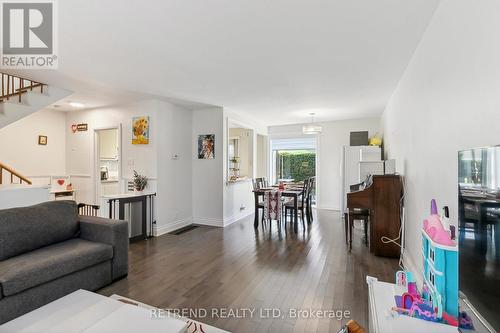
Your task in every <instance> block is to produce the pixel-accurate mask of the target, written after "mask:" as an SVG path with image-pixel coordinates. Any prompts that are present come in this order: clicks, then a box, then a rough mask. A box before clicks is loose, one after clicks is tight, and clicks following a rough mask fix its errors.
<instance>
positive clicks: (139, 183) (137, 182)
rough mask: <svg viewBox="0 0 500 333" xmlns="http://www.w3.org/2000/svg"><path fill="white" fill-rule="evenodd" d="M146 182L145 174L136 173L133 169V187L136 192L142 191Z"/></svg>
mask: <svg viewBox="0 0 500 333" xmlns="http://www.w3.org/2000/svg"><path fill="white" fill-rule="evenodd" d="M147 184H148V179H147V177H146V176H142V175H140V174H138V173H137V171H135V170H134V189H135V190H136V191H137V192H142V191H144V188H145V187H146V185H147Z"/></svg>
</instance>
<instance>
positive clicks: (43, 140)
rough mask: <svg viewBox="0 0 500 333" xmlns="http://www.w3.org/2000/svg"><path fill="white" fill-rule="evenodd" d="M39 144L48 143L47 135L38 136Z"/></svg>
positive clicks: (44, 144)
mask: <svg viewBox="0 0 500 333" xmlns="http://www.w3.org/2000/svg"><path fill="white" fill-rule="evenodd" d="M38 144H39V145H40V146H46V145H47V136H45V135H39V136H38Z"/></svg>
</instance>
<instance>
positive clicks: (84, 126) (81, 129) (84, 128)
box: [76, 124, 89, 132]
mask: <svg viewBox="0 0 500 333" xmlns="http://www.w3.org/2000/svg"><path fill="white" fill-rule="evenodd" d="M76 129H77V130H78V132H85V131H87V130H88V129H89V125H88V124H78V125H76Z"/></svg>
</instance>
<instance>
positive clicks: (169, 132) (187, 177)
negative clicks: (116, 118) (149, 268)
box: [156, 101, 193, 234]
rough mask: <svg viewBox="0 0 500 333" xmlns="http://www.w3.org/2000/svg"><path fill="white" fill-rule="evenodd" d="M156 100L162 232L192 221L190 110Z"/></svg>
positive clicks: (158, 187)
mask: <svg viewBox="0 0 500 333" xmlns="http://www.w3.org/2000/svg"><path fill="white" fill-rule="evenodd" d="M157 103H158V113H157V122H158V123H157V128H158V129H159V130H158V133H157V144H156V147H157V152H158V157H157V162H158V167H157V175H158V184H157V189H158V200H157V203H158V205H157V211H158V217H161V219H160V218H159V221H158V223H157V233H158V234H162V233H165V232H170V231H173V230H175V229H178V228H181V227H183V226H186V225H188V224H190V223H191V222H192V216H193V215H192V209H193V206H192V158H191V156H192V144H191V142H192V135H191V127H192V121H193V113H192V112H191V111H190V110H186V109H184V108H181V107H178V106H175V105H172V104H169V103H166V102H161V101H157ZM174 155H177V156H178V158H174V157H173V156H174Z"/></svg>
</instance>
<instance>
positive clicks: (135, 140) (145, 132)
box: [132, 117, 149, 145]
mask: <svg viewBox="0 0 500 333" xmlns="http://www.w3.org/2000/svg"><path fill="white" fill-rule="evenodd" d="M132 144H133V145H147V144H149V117H133V118H132Z"/></svg>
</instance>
